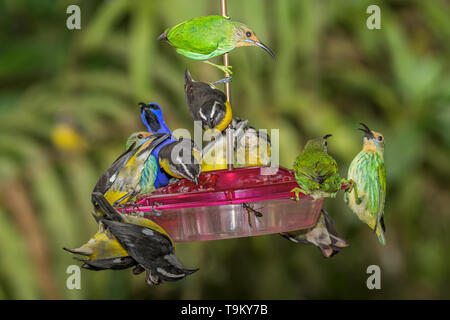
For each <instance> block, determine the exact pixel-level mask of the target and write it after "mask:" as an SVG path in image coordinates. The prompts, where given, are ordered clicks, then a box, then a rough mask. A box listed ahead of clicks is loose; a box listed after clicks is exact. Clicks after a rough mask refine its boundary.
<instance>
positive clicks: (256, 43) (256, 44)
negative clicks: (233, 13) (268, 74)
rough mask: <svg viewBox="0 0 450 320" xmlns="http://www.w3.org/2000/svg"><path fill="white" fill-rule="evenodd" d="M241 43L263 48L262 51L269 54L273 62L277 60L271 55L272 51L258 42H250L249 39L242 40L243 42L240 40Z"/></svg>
mask: <svg viewBox="0 0 450 320" xmlns="http://www.w3.org/2000/svg"><path fill="white" fill-rule="evenodd" d="M241 41H243V42H248V43H251V44H253V45H255V46H258V47H261V48H263V49H264V50H266V51H267V53H268V54H270V55H271V56H272V58H273V60H277V59H276V58H275V55H274V54H273V52H272V50H270V49H269V47H268V46H266V45H265V44H264V43H262V42H258V41H254V40H250V39H244V40H241Z"/></svg>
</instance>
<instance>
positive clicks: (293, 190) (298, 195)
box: [290, 187, 304, 201]
mask: <svg viewBox="0 0 450 320" xmlns="http://www.w3.org/2000/svg"><path fill="white" fill-rule="evenodd" d="M290 192H294V193H295V198H294V197H291V199H292V200H295V201H299V200H300V192H301V193H304V192H303V190H302V189H300V188H299V187H295V188H294V189H292V190H291V191H290Z"/></svg>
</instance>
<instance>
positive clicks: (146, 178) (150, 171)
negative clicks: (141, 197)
mask: <svg viewBox="0 0 450 320" xmlns="http://www.w3.org/2000/svg"><path fill="white" fill-rule="evenodd" d="M157 175H158V163H157V161H156V158H155V156H153V155H150V156H149V157H148V159H147V161H145V164H144V168H143V170H142V173H141V180H140V181H139V185H140V187H141V193H142V194H149V193H151V192H152V191H153V190H154V189H155V180H156V176H157Z"/></svg>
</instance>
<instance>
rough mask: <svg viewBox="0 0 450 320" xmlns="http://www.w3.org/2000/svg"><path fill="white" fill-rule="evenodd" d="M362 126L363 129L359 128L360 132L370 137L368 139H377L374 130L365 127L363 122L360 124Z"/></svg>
mask: <svg viewBox="0 0 450 320" xmlns="http://www.w3.org/2000/svg"><path fill="white" fill-rule="evenodd" d="M360 124H361V125H362V126H363V127H362V128H358V130H361V131H362V132H364V133H365V136H366V137H368V138H370V139H373V138H375V137H374V136H373V133H372V130H370V129H369V127H368V126H366V125H365V124H364V123H362V122H360Z"/></svg>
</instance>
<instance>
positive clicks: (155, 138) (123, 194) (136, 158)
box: [94, 132, 169, 206]
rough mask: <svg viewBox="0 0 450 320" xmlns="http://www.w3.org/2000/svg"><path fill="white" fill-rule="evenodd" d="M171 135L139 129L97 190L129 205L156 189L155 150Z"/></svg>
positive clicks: (102, 178) (112, 200)
mask: <svg viewBox="0 0 450 320" xmlns="http://www.w3.org/2000/svg"><path fill="white" fill-rule="evenodd" d="M168 137H169V135H168V134H161V133H155V134H154V133H149V132H136V133H133V134H132V135H131V136H130V137H129V138H128V141H127V147H128V149H127V151H125V153H123V154H122V155H121V156H119V158H118V159H117V160H116V161H114V163H113V164H112V165H111V167H110V168H109V169H108V170H106V172H105V173H104V174H103V175H102V176H101V177H100V179H99V180H98V182H97V184H96V185H95V187H94V192H100V193H101V194H103V195H104V196H105V198H106V199H107V200H108V201H109V202H110V203H111V204H113V205H114V206H116V205H119V204H125V203H127V202H128V201H130V200H132V199H133V198H134V197H135V196H137V195H138V194H139V193H149V192H151V191H153V190H154V182H155V179H156V170H157V163H156V159H155V158H154V157H153V156H152V155H151V153H152V151H153V149H154V148H155V147H156V146H157V145H158V144H159V143H161V142H162V141H164V140H166V139H167V138H168Z"/></svg>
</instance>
